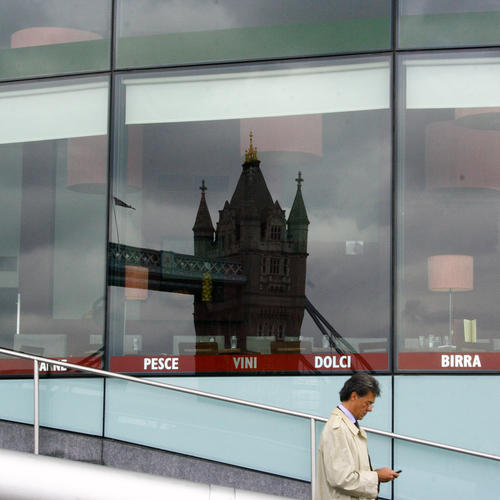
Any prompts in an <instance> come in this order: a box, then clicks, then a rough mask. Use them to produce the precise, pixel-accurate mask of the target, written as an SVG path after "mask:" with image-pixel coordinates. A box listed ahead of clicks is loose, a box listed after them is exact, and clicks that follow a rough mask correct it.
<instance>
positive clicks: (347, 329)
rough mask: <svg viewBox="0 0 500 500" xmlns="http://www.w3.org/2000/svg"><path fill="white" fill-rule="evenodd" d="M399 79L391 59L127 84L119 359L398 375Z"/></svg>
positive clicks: (116, 334) (117, 288)
mask: <svg viewBox="0 0 500 500" xmlns="http://www.w3.org/2000/svg"><path fill="white" fill-rule="evenodd" d="M389 87H390V71H389V61H388V59H387V58H379V57H377V58H373V59H369V60H367V59H346V60H342V61H340V62H337V63H336V64H333V63H332V62H325V63H322V64H308V63H300V64H294V63H287V64H275V65H265V66H264V65H260V66H245V67H241V66H234V67H231V68H229V69H228V68H225V69H223V70H220V69H211V70H206V71H175V72H163V73H149V74H140V75H132V74H127V75H124V76H122V77H120V79H119V85H118V90H117V99H118V101H117V102H118V103H119V110H118V111H119V113H118V115H117V117H118V121H117V124H116V130H117V137H116V141H115V143H116V148H117V151H116V155H117V158H116V161H115V164H114V174H113V181H114V183H113V205H112V213H111V224H110V226H111V230H110V239H111V245H110V249H109V252H110V272H109V276H110V342H111V364H110V366H111V368H112V369H114V370H120V371H129V372H155V373H193V372H245V371H246V372H248V371H250V372H268V373H271V372H274V373H277V372H293V371H304V372H314V371H319V372H331V371H336V370H350V369H353V368H358V369H363V368H365V369H378V370H386V369H388V356H387V341H388V336H389V328H390V327H389V325H390V320H389V318H390V305H389V297H390V290H389V283H390V279H389V274H390V273H389V241H390V229H389V224H390V181H389V179H390V157H391V155H390V130H391V126H390V110H389V102H390V100H389ZM356 353H361V355H358V354H356Z"/></svg>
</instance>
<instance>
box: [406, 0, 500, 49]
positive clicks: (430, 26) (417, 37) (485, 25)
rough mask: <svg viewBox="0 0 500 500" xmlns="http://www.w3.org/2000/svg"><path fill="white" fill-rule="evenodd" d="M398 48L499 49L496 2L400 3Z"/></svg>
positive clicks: (499, 12)
mask: <svg viewBox="0 0 500 500" xmlns="http://www.w3.org/2000/svg"><path fill="white" fill-rule="evenodd" d="M399 16H400V17H399V47H401V48H414V47H422V48H425V47H467V46H469V47H471V46H478V45H498V44H499V43H500V33H499V31H498V25H499V23H500V4H499V3H498V1H497V0H461V1H459V2H458V1H456V0H433V1H432V2H423V1H422V0H399Z"/></svg>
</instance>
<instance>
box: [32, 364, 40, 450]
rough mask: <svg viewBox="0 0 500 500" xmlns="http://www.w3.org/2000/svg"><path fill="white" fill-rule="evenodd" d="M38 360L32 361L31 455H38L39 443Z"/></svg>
mask: <svg viewBox="0 0 500 500" xmlns="http://www.w3.org/2000/svg"><path fill="white" fill-rule="evenodd" d="M38 374H39V372H38V360H37V359H34V360H33V411H34V415H33V440H34V446H33V453H34V454H35V455H38V449H39V443H40V423H39V420H38V416H39V411H38V409H39V408H38V401H39V398H38V395H39V394H38V387H39V384H38V382H39V376H38Z"/></svg>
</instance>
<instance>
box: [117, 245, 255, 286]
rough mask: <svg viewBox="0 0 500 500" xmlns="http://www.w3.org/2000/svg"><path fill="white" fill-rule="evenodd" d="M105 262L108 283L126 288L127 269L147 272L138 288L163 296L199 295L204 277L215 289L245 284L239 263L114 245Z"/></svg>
mask: <svg viewBox="0 0 500 500" xmlns="http://www.w3.org/2000/svg"><path fill="white" fill-rule="evenodd" d="M108 262H109V282H110V284H111V285H115V286H124V285H125V282H126V271H127V266H139V267H141V268H145V269H147V282H146V283H143V284H142V285H141V287H144V288H149V289H152V290H159V291H164V292H174V293H175V292H178V293H191V294H194V295H196V294H197V293H199V292H200V293H201V288H202V281H203V278H204V276H205V275H206V273H209V274H210V278H211V280H212V282H213V284H214V286H215V287H217V286H219V285H221V286H228V285H234V286H238V285H243V284H245V283H246V281H247V277H246V276H245V274H243V266H242V265H241V263H239V262H233V261H229V260H223V259H217V258H207V257H196V256H194V255H187V254H180V253H175V252H170V251H165V250H153V249H150V248H139V247H132V246H129V245H123V244H117V243H110V244H109V248H108Z"/></svg>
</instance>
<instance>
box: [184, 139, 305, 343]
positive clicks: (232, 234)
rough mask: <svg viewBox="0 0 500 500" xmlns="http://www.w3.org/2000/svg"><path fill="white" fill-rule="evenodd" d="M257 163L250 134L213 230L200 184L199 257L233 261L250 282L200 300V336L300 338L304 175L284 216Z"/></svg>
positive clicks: (240, 339) (196, 317)
mask: <svg viewBox="0 0 500 500" xmlns="http://www.w3.org/2000/svg"><path fill="white" fill-rule="evenodd" d="M259 165H260V161H259V159H258V157H257V148H256V147H254V145H253V142H252V135H250V146H249V148H248V150H246V152H245V162H244V163H243V165H242V167H243V170H242V172H241V175H240V178H239V179H238V183H237V185H236V188H235V190H234V193H233V195H232V197H231V200H230V201H229V202H228V201H227V200H226V202H225V203H224V207H223V208H222V210H220V211H219V221H218V222H217V224H216V228H217V229H216V230H215V229H214V226H213V224H212V219H211V217H210V212H209V210H208V207H207V202H206V199H205V190H206V189H207V188H206V187H205V183H204V181H203V184H202V187H201V190H202V194H201V200H200V205H199V208H198V212H197V214H196V221H195V224H194V226H193V232H194V253H195V256H197V257H203V258H205V259H206V258H215V259H226V260H229V261H236V262H237V263H240V264H241V265H242V272H243V275H244V276H245V281H242V282H240V284H235V285H233V286H231V285H230V284H229V283H228V284H223V285H222V288H221V291H220V292H219V293H220V294H221V297H217V296H215V297H213V298H210V299H208V298H207V297H203V296H201V297H197V298H196V299H195V303H194V321H195V326H196V334H197V335H223V336H225V337H226V339H228V338H230V337H233V336H235V337H236V339H237V341H238V343H241V342H243V344H246V338H247V337H248V336H258V337H263V336H267V337H270V336H273V337H274V338H275V339H276V340H278V341H282V340H284V337H285V336H288V337H299V336H300V331H301V325H302V320H303V317H304V306H305V278H306V259H307V232H308V226H309V219H308V218H307V211H306V207H305V205H304V200H303V197H302V190H301V184H302V182H303V179H302V176H301V173H300V172H299V175H298V178H297V179H296V181H297V192H296V194H295V198H294V201H293V204H292V208H291V210H290V213H289V216H288V219H287V218H286V216H285V211H284V210H283V209H282V208H281V206H280V203H279V201H278V200H276V201H274V202H273V199H272V197H271V194H270V192H269V189H268V187H267V185H266V181H265V179H264V176H263V174H262V171H261V169H260V166H259ZM212 286H213V285H212ZM217 294H218V292H217V288H216V291H215V295H217ZM247 347H248V346H247Z"/></svg>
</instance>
